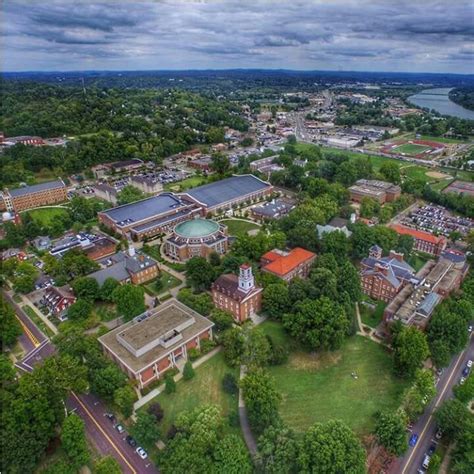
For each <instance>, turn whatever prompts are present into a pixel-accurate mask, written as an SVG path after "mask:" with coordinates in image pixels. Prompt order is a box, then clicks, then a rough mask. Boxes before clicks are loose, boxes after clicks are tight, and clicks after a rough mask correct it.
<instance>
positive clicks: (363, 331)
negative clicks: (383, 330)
mask: <svg viewBox="0 0 474 474" xmlns="http://www.w3.org/2000/svg"><path fill="white" fill-rule="evenodd" d="M355 309H356V316H357V327H358V330H357V334H358V335H359V336H363V337H366V338H367V339H370V340H371V341H374V342H376V343H377V344H380V345H382V346H385V347H388V348H390V346H389V345H388V344H386V343H385V342H383V341H382V340H381V339H380V338H378V337H377V336H376V335H375V334H376V330H375V329H374V328H371V327H370V326H367V324H364V323H363V322H362V319H361V318H360V311H359V303H356V304H355Z"/></svg>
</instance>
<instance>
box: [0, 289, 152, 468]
mask: <svg viewBox="0 0 474 474" xmlns="http://www.w3.org/2000/svg"><path fill="white" fill-rule="evenodd" d="M3 294H4V296H5V298H6V299H7V300H8V301H9V303H11V305H12V306H13V308H14V309H15V312H16V315H17V318H18V320H19V321H20V324H21V326H22V329H23V335H22V336H20V340H21V343H22V345H24V347H25V350H27V351H28V353H27V354H26V356H25V357H24V358H23V359H22V360H21V361H19V362H17V363H16V364H15V365H16V367H18V368H19V369H21V370H23V371H25V372H32V371H33V369H34V366H35V365H37V364H40V363H41V362H42V361H43V360H44V359H45V358H46V357H49V356H50V355H52V354H54V353H55V351H56V349H55V347H54V346H53V344H52V343H51V341H50V340H49V339H48V338H47V337H46V336H45V335H44V334H43V333H42V332H41V331H40V330H39V329H38V328H37V327H36V325H35V324H34V323H33V322H32V321H31V320H30V318H29V317H28V315H27V314H26V313H25V312H24V311H23V310H22V309H21V307H20V306H19V305H18V304H16V303H15V302H14V301H13V299H12V298H11V296H10V295H9V294H8V293H6V292H5V291H3ZM66 405H67V406H68V408H69V409H70V410H74V411H75V412H76V413H77V414H78V415H79V416H80V417H81V418H82V419H83V420H84V423H85V428H86V434H87V437H88V439H89V440H91V441H92V442H93V443H94V445H95V447H96V448H97V450H98V451H99V452H100V453H101V454H102V455H104V456H106V455H112V456H114V458H115V459H117V461H118V462H119V463H120V465H121V467H122V471H123V472H124V473H126V474H155V473H157V472H158V470H157V469H156V468H155V467H154V465H153V464H152V463H151V461H150V460H149V459H146V460H143V459H141V458H140V457H139V456H138V454H136V453H135V451H134V449H133V448H132V447H131V446H129V445H128V444H127V442H126V441H125V436H126V433H124V434H122V435H120V434H119V433H118V431H117V430H116V429H115V428H114V426H113V424H112V423H111V422H110V421H109V420H108V419H107V418H106V417H105V416H104V413H105V412H106V411H107V410H106V407H105V405H104V404H103V403H102V402H101V401H100V399H98V398H97V397H95V396H94V395H91V394H81V395H78V394H75V393H72V395H71V396H70V397H69V399H68V400H67V401H66Z"/></svg>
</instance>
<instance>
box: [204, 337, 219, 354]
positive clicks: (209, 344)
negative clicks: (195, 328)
mask: <svg viewBox="0 0 474 474" xmlns="http://www.w3.org/2000/svg"><path fill="white" fill-rule="evenodd" d="M214 347H216V341H213V340H212V339H203V340H202V341H201V354H202V355H204V354H207V353H208V352H210V351H211V350H212V349H214Z"/></svg>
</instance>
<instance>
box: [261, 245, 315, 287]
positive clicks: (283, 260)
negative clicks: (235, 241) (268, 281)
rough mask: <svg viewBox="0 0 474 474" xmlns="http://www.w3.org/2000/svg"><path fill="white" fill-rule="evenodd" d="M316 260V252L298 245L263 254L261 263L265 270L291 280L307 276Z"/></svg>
mask: <svg viewBox="0 0 474 474" xmlns="http://www.w3.org/2000/svg"><path fill="white" fill-rule="evenodd" d="M315 260H316V254H315V253H313V252H310V251H309V250H305V249H302V248H301V247H296V248H294V249H292V250H290V251H289V252H284V251H282V250H278V249H275V250H271V251H270V252H267V253H265V254H263V255H262V257H261V259H260V264H261V265H262V271H263V272H267V273H271V274H272V275H275V276H277V277H278V278H281V279H282V280H285V281H287V282H289V281H291V280H292V279H293V278H295V277H299V278H306V277H307V276H308V275H309V272H310V270H311V266H312V265H313V263H314V261H315Z"/></svg>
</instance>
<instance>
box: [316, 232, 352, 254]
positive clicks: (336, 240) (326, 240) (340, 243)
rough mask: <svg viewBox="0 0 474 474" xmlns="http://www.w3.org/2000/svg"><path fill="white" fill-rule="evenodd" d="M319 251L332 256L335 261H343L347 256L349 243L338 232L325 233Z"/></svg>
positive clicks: (343, 235) (344, 236)
mask: <svg viewBox="0 0 474 474" xmlns="http://www.w3.org/2000/svg"><path fill="white" fill-rule="evenodd" d="M321 250H322V252H323V253H330V254H332V255H334V257H335V258H336V261H340V260H344V259H345V258H347V256H348V255H349V252H350V242H349V239H348V238H347V237H346V234H344V232H342V231H340V230H336V231H334V232H326V233H325V234H324V235H323V237H322V239H321Z"/></svg>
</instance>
